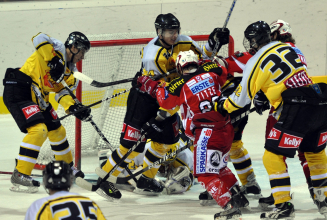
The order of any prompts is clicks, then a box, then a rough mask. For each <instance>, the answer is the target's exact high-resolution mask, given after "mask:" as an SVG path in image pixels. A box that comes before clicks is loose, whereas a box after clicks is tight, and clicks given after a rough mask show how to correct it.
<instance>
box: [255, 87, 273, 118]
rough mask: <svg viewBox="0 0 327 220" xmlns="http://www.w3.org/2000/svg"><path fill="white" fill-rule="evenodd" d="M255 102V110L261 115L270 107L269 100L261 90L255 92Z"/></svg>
mask: <svg viewBox="0 0 327 220" xmlns="http://www.w3.org/2000/svg"><path fill="white" fill-rule="evenodd" d="M253 104H254V107H255V111H256V112H257V113H258V114H259V115H262V112H264V111H266V110H269V109H270V105H269V100H268V99H267V97H266V95H265V94H264V93H263V92H262V91H261V90H260V91H259V92H257V94H255V96H254V99H253Z"/></svg>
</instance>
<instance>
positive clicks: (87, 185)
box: [76, 132, 147, 192]
mask: <svg viewBox="0 0 327 220" xmlns="http://www.w3.org/2000/svg"><path fill="white" fill-rule="evenodd" d="M146 134H147V133H146V132H145V133H144V134H143V135H142V136H141V137H140V139H139V140H138V141H137V142H136V143H135V144H134V145H133V147H132V148H130V149H129V150H128V151H127V152H126V154H125V155H124V156H123V157H122V158H121V159H120V161H119V162H118V163H116V165H115V166H114V167H113V168H112V169H111V170H110V171H109V173H107V174H106V175H105V176H104V177H103V178H102V179H101V181H100V182H98V183H97V184H96V185H93V184H91V183H89V182H87V181H86V180H84V179H82V178H77V179H76V184H77V185H78V186H80V187H82V188H83V189H86V190H88V191H92V192H95V191H96V190H97V189H99V188H100V185H101V183H103V182H105V181H107V179H108V178H110V176H111V174H112V173H113V172H115V170H116V169H117V168H118V167H119V166H120V165H121V164H122V163H123V162H124V160H125V159H126V158H127V157H128V156H129V155H130V154H131V153H132V152H133V151H134V150H135V148H137V146H138V145H139V144H140V143H141V142H142V140H143V139H144V138H145V136H146ZM111 178H115V177H111Z"/></svg>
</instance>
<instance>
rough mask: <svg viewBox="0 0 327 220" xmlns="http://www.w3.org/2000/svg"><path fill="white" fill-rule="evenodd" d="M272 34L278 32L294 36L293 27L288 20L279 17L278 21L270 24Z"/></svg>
mask: <svg viewBox="0 0 327 220" xmlns="http://www.w3.org/2000/svg"><path fill="white" fill-rule="evenodd" d="M269 26H270V31H271V34H273V33H274V32H276V31H277V32H278V33H279V35H281V36H283V35H289V36H292V28H291V26H290V24H289V23H287V22H286V21H283V20H280V19H278V20H277V21H274V22H272V23H271V24H270V25H269Z"/></svg>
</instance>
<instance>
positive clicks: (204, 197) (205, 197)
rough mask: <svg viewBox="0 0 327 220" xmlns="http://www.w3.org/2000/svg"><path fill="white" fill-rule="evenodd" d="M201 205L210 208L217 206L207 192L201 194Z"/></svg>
mask: <svg viewBox="0 0 327 220" xmlns="http://www.w3.org/2000/svg"><path fill="white" fill-rule="evenodd" d="M199 200H200V205H202V206H210V205H217V202H216V201H215V200H214V199H213V198H212V196H211V195H210V194H209V193H208V192H207V190H206V191H204V192H202V193H200V195H199Z"/></svg>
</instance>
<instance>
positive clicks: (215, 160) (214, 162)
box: [210, 151, 221, 167]
mask: <svg viewBox="0 0 327 220" xmlns="http://www.w3.org/2000/svg"><path fill="white" fill-rule="evenodd" d="M220 159H221V158H220V155H219V153H218V152H217V151H216V152H214V153H213V154H211V156H210V164H211V165H212V166H213V167H218V166H219V163H220Z"/></svg>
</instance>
